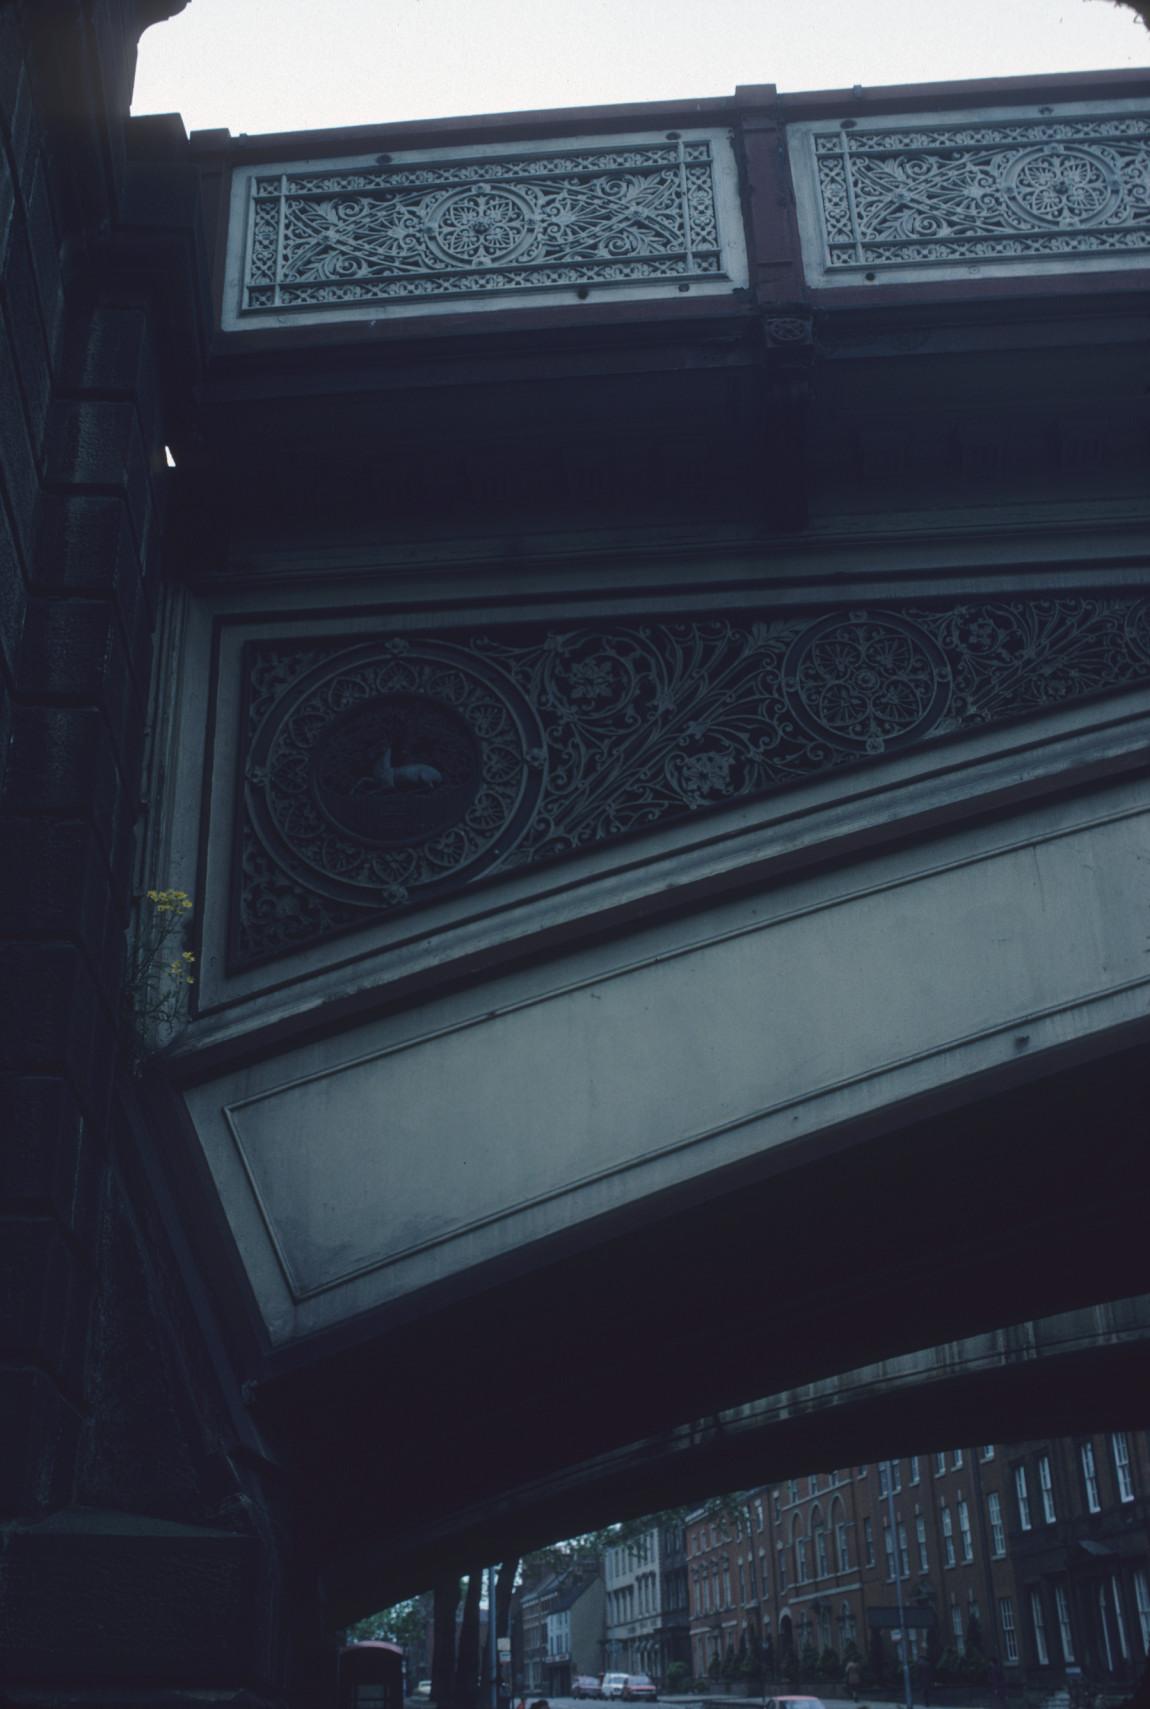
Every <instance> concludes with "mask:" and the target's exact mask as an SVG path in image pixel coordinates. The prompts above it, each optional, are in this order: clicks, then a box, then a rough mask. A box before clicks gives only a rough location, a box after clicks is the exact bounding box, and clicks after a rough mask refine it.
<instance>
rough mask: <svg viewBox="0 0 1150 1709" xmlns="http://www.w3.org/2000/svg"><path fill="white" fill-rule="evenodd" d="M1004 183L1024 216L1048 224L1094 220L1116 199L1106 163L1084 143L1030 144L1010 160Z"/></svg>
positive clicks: (1115, 183)
mask: <svg viewBox="0 0 1150 1709" xmlns="http://www.w3.org/2000/svg"><path fill="white" fill-rule="evenodd" d="M1006 188H1007V191H1008V192H1009V194H1010V196H1011V199H1012V200H1013V202H1014V204H1015V206H1016V207H1017V208H1018V209H1019V210H1020V211H1021V212H1022V214H1023V215H1025V217H1026V218H1027V219H1028V220H1031V221H1036V222H1038V223H1039V224H1041V225H1049V226H1082V225H1093V224H1094V223H1095V222H1096V221H1098V220H1100V219H1104V218H1105V217H1106V215H1107V214H1109V213H1110V212H1111V211H1112V209H1113V208H1114V206H1115V204H1116V202H1117V200H1118V192H1119V185H1118V182H1117V179H1116V178H1115V176H1114V174H1113V173H1112V172H1111V171H1110V170H1109V167H1108V165H1107V163H1106V162H1105V161H1104V160H1103V159H1101V158H1100V156H1098V155H1097V154H1094V153H1092V152H1090V151H1088V150H1086V149H1079V148H1057V147H1055V148H1051V147H1050V146H1049V145H1047V146H1045V147H1042V148H1035V149H1029V150H1028V151H1027V152H1026V153H1025V154H1022V155H1020V156H1019V157H1018V159H1017V160H1016V161H1015V162H1014V163H1013V165H1012V166H1011V168H1010V170H1009V172H1008V173H1007V175H1006Z"/></svg>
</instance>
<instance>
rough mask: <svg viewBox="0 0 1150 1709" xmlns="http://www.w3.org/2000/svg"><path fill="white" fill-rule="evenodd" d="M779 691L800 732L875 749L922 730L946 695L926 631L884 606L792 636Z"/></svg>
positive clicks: (944, 671) (944, 667)
mask: <svg viewBox="0 0 1150 1709" xmlns="http://www.w3.org/2000/svg"><path fill="white" fill-rule="evenodd" d="M783 689H784V692H785V695H786V700H787V706H788V709H789V711H790V712H791V714H792V716H793V717H794V719H795V722H796V723H797V724H798V725H799V726H800V727H801V728H802V729H804V730H805V731H806V732H807V734H808V735H811V736H814V737H816V738H817V739H819V740H821V741H825V742H828V743H830V744H832V745H833V746H834V747H837V748H845V749H846V750H847V751H848V752H851V753H867V754H881V753H884V752H885V751H886V750H887V749H888V748H893V747H901V746H902V745H903V744H904V743H906V742H913V741H916V740H917V739H919V738H920V737H922V736H925V735H928V734H929V732H930V731H931V730H932V729H933V727H934V726H935V725H936V724H937V723H938V721H939V719H940V718H941V717H942V715H943V713H944V712H945V710H946V707H947V703H948V702H949V699H950V692H951V679H950V667H949V666H948V664H947V662H946V659H945V657H944V656H943V654H942V652H941V651H940V649H939V648H938V647H937V646H936V645H935V643H934V642H933V641H932V640H931V638H930V636H929V635H927V634H926V632H925V631H924V630H922V629H920V628H919V627H918V625H917V624H915V623H911V622H910V621H908V619H906V618H903V617H896V616H894V615H893V614H891V613H889V612H873V613H872V612H866V611H852V612H850V613H849V614H848V615H847V616H846V617H841V616H835V617H824V618H823V619H822V620H821V621H820V622H818V623H813V624H812V625H811V627H810V628H809V629H806V630H804V631H803V633H802V634H801V635H798V636H796V638H795V640H794V641H793V642H792V643H791V645H790V647H789V648H788V650H787V656H786V658H785V660H784V661H783Z"/></svg>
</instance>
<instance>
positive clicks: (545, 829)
mask: <svg viewBox="0 0 1150 1709" xmlns="http://www.w3.org/2000/svg"><path fill="white" fill-rule="evenodd" d="M247 664H248V682H249V713H248V717H247V720H246V722H245V724H244V729H245V731H246V732H247V736H246V751H245V753H244V755H243V760H242V768H241V769H242V773H243V777H244V786H243V787H244V802H243V811H242V814H241V821H240V825H239V827H238V830H237V837H238V846H237V874H238V877H237V883H238V891H239V895H238V903H237V907H236V910H235V914H234V926H233V933H232V962H233V965H242V964H244V963H247V962H251V961H253V960H257V959H261V958H264V957H268V956H273V955H281V954H284V953H286V952H287V951H289V950H291V949H293V948H298V947H301V946H303V945H305V944H308V943H312V942H315V941H318V940H321V939H323V938H324V937H327V936H330V935H331V934H333V933H335V932H338V931H342V930H346V929H348V928H349V927H351V926H354V925H355V924H357V923H362V922H364V921H365V920H366V919H368V918H370V917H372V916H376V915H380V914H384V913H386V912H388V911H392V910H395V909H397V908H407V907H411V906H414V905H416V904H418V903H419V902H421V901H423V900H427V899H431V898H433V897H436V896H439V895H442V894H444V893H445V892H447V891H449V890H452V889H455V888H458V887H459V886H461V885H463V884H467V883H470V882H472V881H475V880H478V879H481V878H489V877H491V876H493V875H495V874H497V873H507V872H510V871H513V870H516V869H521V868H523V867H525V866H526V865H528V864H531V863H534V862H538V861H543V860H549V859H554V858H557V857H559V856H564V855H570V854H575V853H578V852H580V851H582V850H587V849H591V848H595V847H598V846H600V845H602V844H604V843H607V842H610V841H612V840H613V839H615V838H619V837H625V836H629V835H634V834H635V833H638V832H642V831H644V830H649V829H651V828H653V827H657V826H660V825H663V824H667V823H671V822H673V821H674V820H675V819H677V818H683V817H684V816H686V815H688V814H694V813H699V812H708V811H712V810H714V809H715V808H717V807H721V806H723V805H724V804H727V803H730V802H734V801H738V800H739V799H741V798H745V797H747V796H749V795H752V794H754V793H756V792H761V791H764V790H773V789H779V788H782V787H785V786H787V785H789V784H792V783H796V782H799V781H801V780H802V779H804V778H809V777H812V776H815V775H817V774H819V773H821V772H825V771H827V770H829V769H831V768H833V767H837V766H841V765H846V764H850V763H858V762H860V761H866V760H872V761H873V760H879V759H881V757H882V756H883V755H884V754H886V753H888V752H891V751H895V750H898V749H901V748H904V747H906V746H907V745H909V744H911V743H915V742H921V741H925V740H928V739H933V738H938V737H942V736H945V735H949V734H951V733H953V732H956V731H962V730H971V729H976V728H979V727H980V726H984V725H987V724H990V723H995V722H1001V721H1003V720H1005V719H1008V718H1013V717H1019V716H1023V715H1028V714H1030V715H1032V714H1036V713H1042V712H1045V711H1047V710H1050V709H1052V708H1056V707H1059V706H1062V705H1064V704H1065V703H1067V702H1068V701H1073V700H1079V699H1082V698H1083V697H1085V696H1088V695H1093V694H1099V693H1102V692H1106V691H1108V690H1113V689H1116V688H1121V687H1126V686H1130V685H1133V684H1135V683H1142V682H1150V600H1147V599H1144V598H1143V599H1137V600H1134V599H1124V598H1112V599H1102V598H1099V599H1085V598H1066V599H1064V598H1058V597H1044V598H1039V599H1015V600H1010V599H1000V600H993V601H983V602H979V601H973V600H965V601H961V602H957V603H950V604H946V605H934V606H926V605H924V606H905V607H900V608H898V609H892V608H889V607H882V608H865V609H854V610H852V609H847V610H840V611H836V612H832V613H829V614H821V615H816V616H811V615H805V616H804V615H795V616H788V617H786V618H775V617H772V616H769V615H762V614H754V613H751V614H747V615H740V616H739V617H730V616H726V615H724V616H712V617H694V616H691V617H683V618H679V619H672V620H666V621H661V622H626V621H621V622H616V623H613V624H604V625H599V626H590V625H587V626H567V627H555V628H551V629H544V628H517V629H514V630H510V629H500V628H492V629H491V630H490V631H489V632H478V633H476V632H471V633H469V634H468V635H467V637H466V639H465V640H459V639H457V638H447V637H442V636H422V637H421V636H410V637H408V636H405V637H395V636H390V637H381V638H379V639H377V640H375V641H373V642H370V643H364V644H360V645H356V646H351V647H348V646H339V645H333V644H332V643H328V644H327V646H326V648H322V647H320V646H319V645H318V644H315V643H313V644H311V645H309V646H306V647H300V646H298V645H296V646H292V645H289V644H287V643H283V642H270V641H269V642H268V643H266V644H265V645H263V646H259V645H255V646H253V648H252V649H251V650H250V652H249V655H248V659H247Z"/></svg>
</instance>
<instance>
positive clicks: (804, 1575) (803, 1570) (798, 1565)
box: [791, 1516, 810, 1584]
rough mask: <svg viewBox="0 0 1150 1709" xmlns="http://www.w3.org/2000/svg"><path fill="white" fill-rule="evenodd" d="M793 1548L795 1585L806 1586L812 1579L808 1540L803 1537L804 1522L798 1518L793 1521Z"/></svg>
mask: <svg viewBox="0 0 1150 1709" xmlns="http://www.w3.org/2000/svg"><path fill="white" fill-rule="evenodd" d="M791 1546H792V1548H793V1549H794V1552H795V1583H796V1584H806V1582H807V1580H808V1578H809V1577H810V1570H809V1563H808V1559H807V1540H806V1538H805V1537H804V1536H803V1527H802V1521H801V1520H800V1519H799V1518H798V1517H797V1516H796V1517H795V1518H794V1519H792V1520H791Z"/></svg>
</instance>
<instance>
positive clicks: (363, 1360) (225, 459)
mask: <svg viewBox="0 0 1150 1709" xmlns="http://www.w3.org/2000/svg"><path fill="white" fill-rule="evenodd" d="M176 9H178V5H177V4H176V3H175V0H168V3H167V4H165V3H164V0H154V3H152V4H146V3H144V0H40V3H39V4H36V5H33V4H31V0H13V3H10V4H8V5H6V6H3V7H0V96H2V107H3V135H2V143H3V154H2V157H0V165H2V169H3V177H2V180H0V246H2V247H0V267H2V272H0V312H2V323H0V363H2V365H3V368H2V372H0V439H2V451H3V473H2V486H0V530H2V532H0V546H2V549H3V552H4V566H3V588H4V599H3V604H2V606H0V618H2V621H0V679H2V682H3V688H4V702H3V714H2V715H3V720H4V722H3V749H2V761H0V763H2V766H3V770H2V773H0V784H2V792H3V793H2V810H3V826H2V831H0V857H2V860H3V871H4V881H3V884H2V885H0V908H2V909H3V933H4V943H3V964H2V966H3V981H4V1016H5V1020H4V1026H3V1029H2V1031H0V1038H2V1040H3V1052H4V1063H3V1070H4V1094H3V1095H4V1109H5V1116H4V1141H5V1143H4V1146H3V1153H2V1155H0V1193H2V1196H3V1215H4V1219H5V1220H4V1226H3V1249H2V1250H3V1260H2V1265H0V1272H2V1275H3V1287H2V1289H0V1302H2V1311H0V1333H2V1336H3V1364H2V1366H0V1382H2V1384H3V1396H2V1402H0V1420H2V1421H3V1422H2V1433H0V1445H2V1452H0V1503H2V1515H3V1520H2V1522H3V1527H4V1529H3V1546H2V1550H0V1658H2V1661H0V1665H2V1667H3V1668H4V1670H5V1676H4V1685H3V1694H5V1700H6V1701H12V1702H19V1703H24V1704H30V1705H39V1706H41V1709H47V1705H49V1704H59V1703H62V1702H67V1703H69V1704H70V1705H82V1704H91V1705H92V1706H93V1709H94V1706H95V1705H96V1704H97V1703H99V1704H104V1705H107V1704H111V1703H115V1704H116V1705H121V1704H124V1705H126V1704H129V1703H131V1704H136V1705H142V1704H144V1703H147V1704H149V1705H151V1704H158V1703H164V1704H171V1705H176V1704H184V1705H187V1706H189V1709H190V1706H191V1705H192V1704H197V1703H201V1702H204V1701H207V1696H206V1695H205V1694H212V1693H215V1694H216V1695H215V1696H212V1697H211V1701H213V1702H216V1701H225V1702H229V1703H235V1704H243V1705H247V1706H249V1709H256V1706H266V1709H287V1706H288V1705H305V1704H306V1705H311V1704H325V1703H328V1702H329V1701H330V1700H331V1692H332V1680H333V1677H334V1675H333V1660H332V1655H333V1651H332V1645H333V1641H334V1639H333V1634H334V1631H335V1628H336V1626H337V1624H340V1623H342V1622H344V1621H346V1620H348V1619H350V1618H352V1617H354V1616H356V1615H358V1614H360V1613H363V1612H366V1611H368V1610H370V1609H372V1608H376V1607H379V1606H381V1605H382V1604H383V1603H385V1602H387V1601H389V1600H392V1599H394V1598H395V1597H397V1596H400V1595H403V1594H407V1593H409V1592H412V1591H416V1590H420V1589H423V1588H424V1587H425V1586H426V1585H427V1584H428V1583H429V1582H430V1579H431V1576H432V1573H433V1570H434V1569H436V1568H437V1567H440V1568H441V1567H446V1568H454V1567H456V1566H461V1565H462V1566H465V1565H468V1564H470V1563H471V1562H472V1561H473V1560H474V1559H475V1558H477V1557H478V1558H481V1559H483V1560H492V1559H500V1558H502V1557H503V1555H504V1554H505V1553H507V1552H508V1551H511V1550H514V1549H515V1548H518V1547H520V1546H524V1545H528V1544H533V1543H537V1542H540V1541H543V1540H545V1539H547V1538H550V1537H553V1536H556V1535H569V1534H571V1533H572V1532H575V1531H583V1530H586V1529H588V1528H589V1527H590V1526H591V1525H593V1524H597V1523H600V1522H602V1521H605V1520H608V1519H612V1518H616V1517H621V1516H626V1515H628V1514H640V1513H643V1512H647V1511H651V1510H653V1509H655V1508H657V1507H660V1506H667V1505H670V1504H672V1503H673V1504H676V1505H681V1504H683V1503H688V1502H692V1501H695V1500H697V1499H699V1498H701V1497H703V1496H705V1495H707V1494H709V1493H711V1492H713V1491H714V1490H716V1489H719V1488H724V1487H725V1488H734V1487H746V1486H748V1485H750V1484H755V1483H757V1484H764V1483H771V1482H772V1481H778V1480H780V1479H785V1478H788V1477H791V1476H796V1475H797V1474H798V1473H799V1472H804V1473H806V1472H810V1471H814V1470H818V1469H821V1468H825V1467H828V1466H831V1465H839V1464H841V1463H845V1462H846V1461H848V1460H851V1461H862V1460H866V1459H868V1458H870V1457H872V1456H875V1455H878V1454H881V1453H883V1452H886V1453H892V1452H901V1453H910V1452H918V1451H919V1450H926V1449H928V1448H931V1447H932V1446H938V1447H943V1446H948V1445H949V1444H950V1442H951V1441H952V1440H953V1439H954V1437H955V1435H956V1434H957V1433H958V1432H956V1420H957V1419H960V1418H961V1420H962V1431H961V1434H962V1435H963V1439H964V1440H967V1441H990V1442H1001V1441H1003V1440H1007V1441H1009V1440H1012V1439H1015V1438H1020V1437H1023V1436H1031V1435H1035V1434H1037V1433H1042V1434H1049V1433H1050V1432H1052V1431H1054V1430H1060V1431H1074V1430H1079V1429H1092V1428H1098V1429H1101V1428H1108V1429H1122V1428H1125V1427H1126V1426H1127V1425H1129V1426H1131V1427H1133V1426H1134V1425H1135V1424H1142V1423H1144V1422H1145V1419H1144V1415H1142V1416H1137V1417H1135V1416H1133V1415H1132V1410H1131V1409H1132V1407H1133V1408H1134V1411H1135V1412H1136V1411H1137V1408H1136V1406H1135V1405H1134V1402H1133V1401H1132V1399H1131V1397H1132V1396H1135V1395H1137V1394H1138V1393H1141V1394H1142V1395H1143V1396H1144V1395H1145V1392H1146V1377H1147V1356H1146V1349H1147V1334H1148V1328H1150V1324H1148V1320H1147V1314H1146V1307H1145V1301H1144V1299H1142V1298H1140V1297H1139V1296H1142V1295H1143V1294H1144V1293H1145V1292H1146V1290H1147V1287H1148V1282H1147V1268H1146V1251H1147V1242H1146V1227H1145V1205H1146V1193H1147V1189H1148V1188H1150V1163H1148V1161H1147V1155H1146V1147H1145V1129H1146V1107H1147V1104H1146V1094H1147V1068H1146V1061H1147V1058H1146V1032H1147V1026H1148V1017H1150V956H1148V948H1150V906H1148V904H1150V835H1148V831H1150V795H1148V791H1147V776H1146V768H1147V760H1146V755H1147V737H1148V735H1150V571H1148V569H1147V557H1146V553H1147V546H1148V540H1150V487H1148V484H1147V478H1146V471H1147V463H1146V457H1147V442H1148V436H1150V360H1148V357H1147V343H1146V334H1147V319H1146V313H1147V310H1146V303H1147V299H1146V283H1147V275H1146V260H1147V252H1148V249H1150V193H1148V185H1150V77H1148V76H1147V75H1144V74H1141V73H1112V74H1107V75H1096V76H1089V77H1087V76H1083V77H1053V78H1049V77H1048V78H1041V79H1037V80H1034V81H1031V82H1027V81H1025V80H1019V81H1010V82H1001V81H1000V82H994V83H984V84H947V85H938V86H931V87H913V88H892V89H878V90H855V91H852V92H847V93H841V92H835V93H824V94H813V95H785V96H781V95H779V94H777V93H776V91H775V90H774V88H773V87H771V86H770V85H762V86H753V87H748V88H742V89H739V90H737V91H736V92H735V94H734V95H733V96H731V97H730V98H729V99H711V100H703V101H696V102H687V103H681V104H679V105H669V106H659V105H647V106H637V107H613V108H601V109H580V110H572V111H563V112H552V113H527V114H511V115H501V116H489V117H484V118H479V119H471V120H458V121H454V120H452V121H447V120H443V121H436V122H435V123H431V124H403V125H395V126H388V125H386V124H385V123H381V124H380V126H378V127H375V128H366V129H350V130H342V131H329V132H315V133H307V134H297V135H290V136H265V137H239V138H233V137H231V136H229V135H228V134H227V133H226V132H215V131H213V132H207V133H201V134H199V135H196V136H194V137H193V138H192V139H191V140H190V141H189V140H188V139H187V138H186V136H185V134H184V131H183V127H182V124H181V122H180V121H179V119H178V118H175V117H170V118H144V119H136V120H129V119H128V118H127V116H126V115H127V111H128V103H129V95H130V85H131V78H132V70H133V63H134V55H135V46H136V40H137V37H138V34H139V32H140V30H141V29H142V28H143V27H145V26H146V25H147V24H149V23H152V22H155V21H157V20H158V19H160V18H161V17H162V16H163V15H164V14H165V13H167V12H170V11H172V10H176ZM165 448H167V455H166V454H165ZM189 981H191V983H189ZM764 1397H770V1398H764ZM699 1421H702V1422H699Z"/></svg>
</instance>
